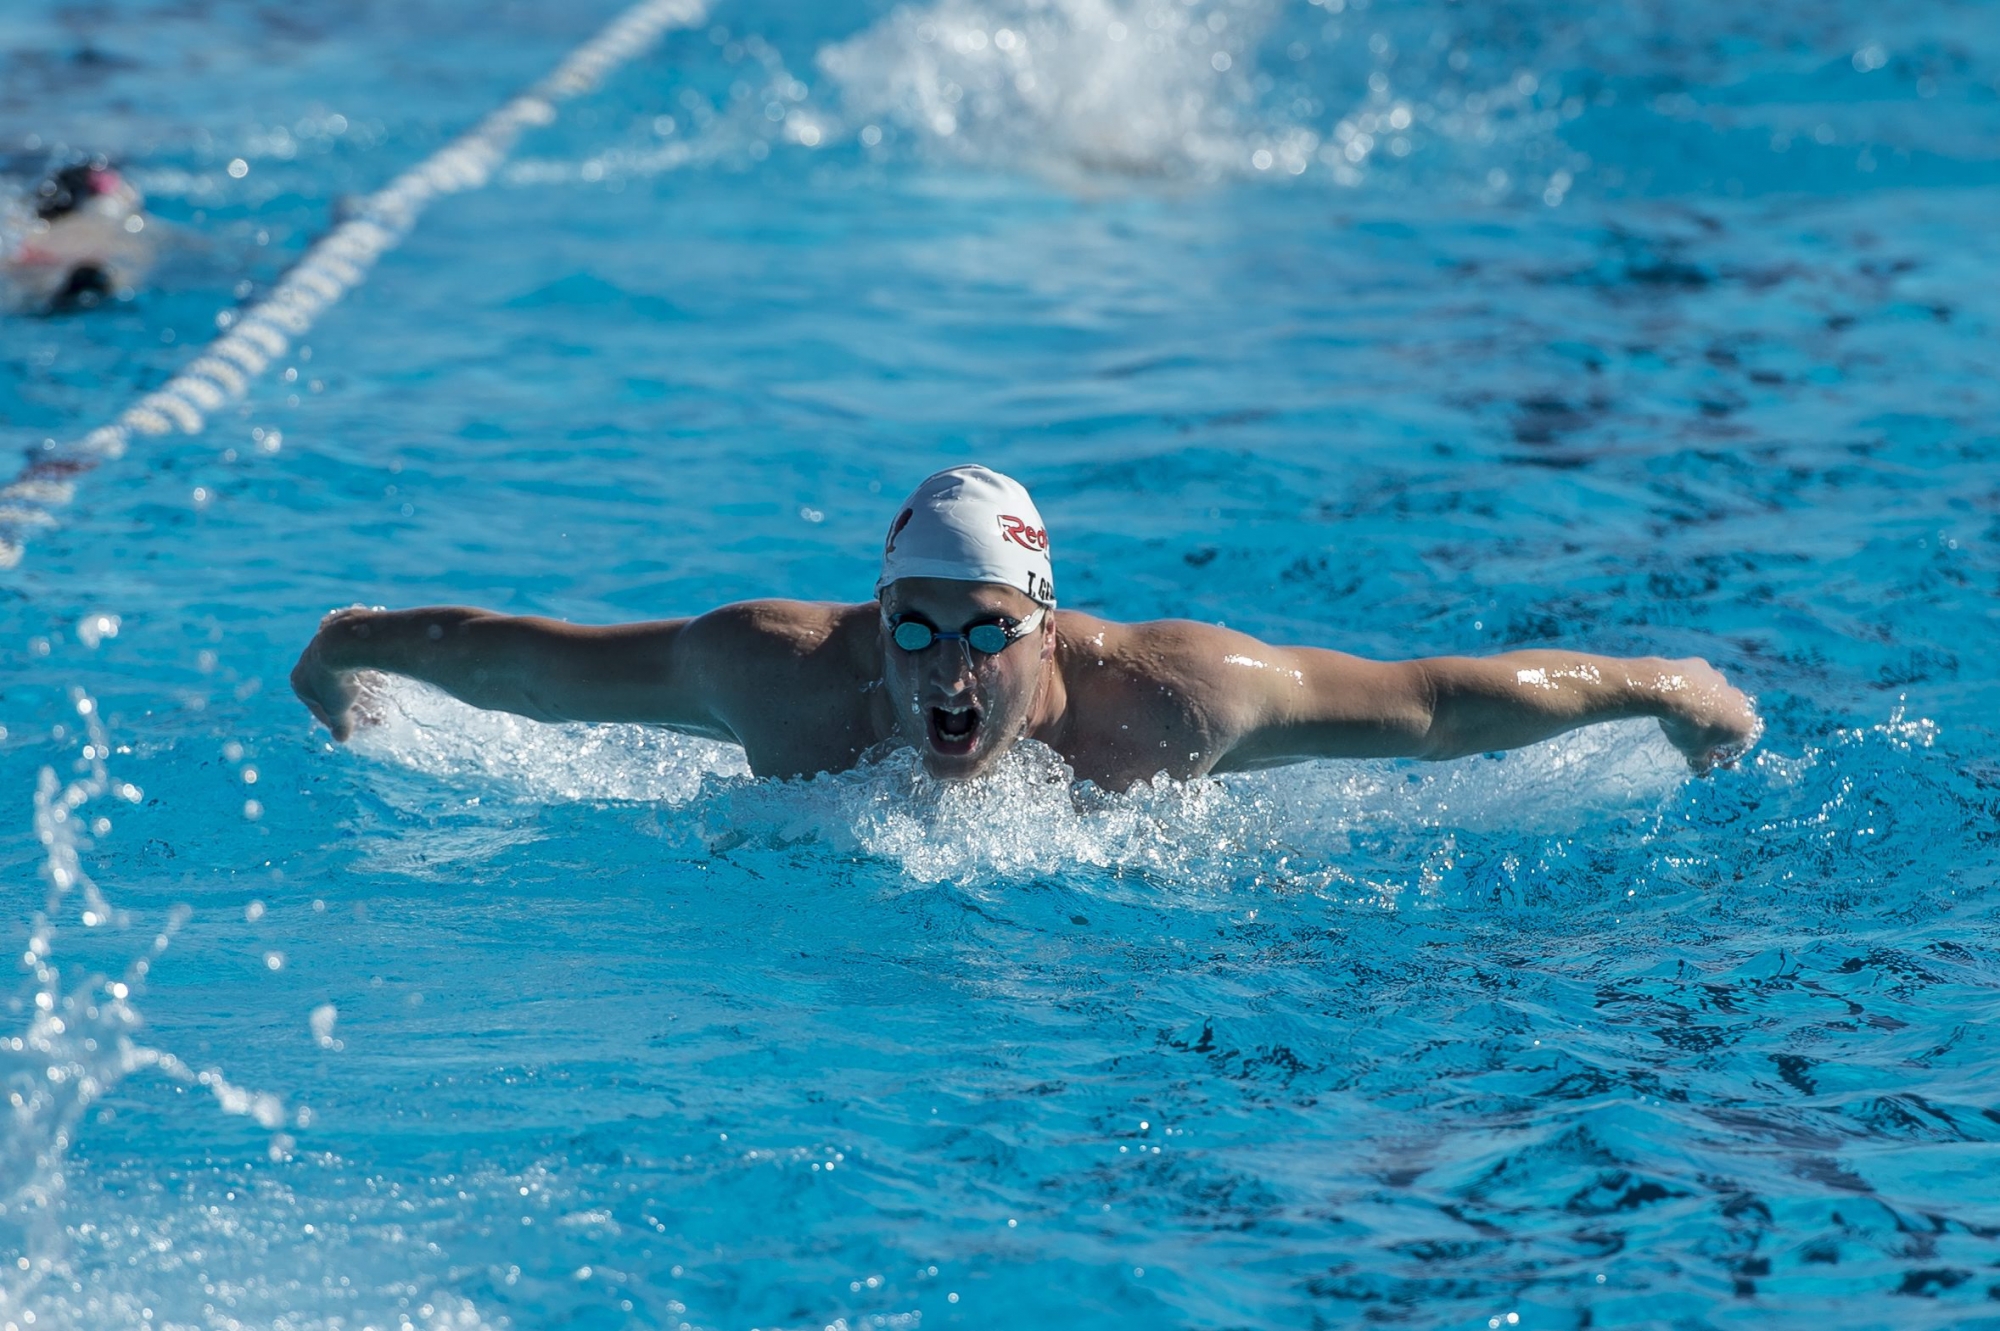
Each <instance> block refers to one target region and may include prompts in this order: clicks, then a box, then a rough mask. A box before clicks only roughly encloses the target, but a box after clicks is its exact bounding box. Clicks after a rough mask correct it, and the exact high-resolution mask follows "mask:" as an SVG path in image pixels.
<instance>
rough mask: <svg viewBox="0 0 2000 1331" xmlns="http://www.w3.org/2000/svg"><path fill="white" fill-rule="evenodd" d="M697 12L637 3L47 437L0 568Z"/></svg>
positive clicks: (12, 491)
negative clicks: (140, 378)
mask: <svg viewBox="0 0 2000 1331" xmlns="http://www.w3.org/2000/svg"><path fill="white" fill-rule="evenodd" d="M706 13H707V5H706V3H705V0H640V3H638V4H636V5H633V6H632V7H631V8H630V9H628V10H626V11H625V12H624V13H622V14H620V15H619V16H618V17H617V18H616V19H615V20H613V21H612V22H611V24H610V25H609V26H608V27H606V28H605V29H604V30H603V31H601V32H599V33H598V34H597V35H596V36H595V37H593V38H591V39H590V40H589V41H587V42H585V43H584V44H583V45H582V46H579V47H577V48H576V49H575V50H574V51H571V52H570V53H569V55H568V56H567V57H565V58H564V60H563V62H562V63H561V64H560V65H557V66H556V67H555V69H554V70H552V71H551V72H550V73H549V74H548V76H547V77H545V78H543V79H542V80H541V81H540V82H539V83H537V84H535V85H534V86H533V87H531V88H529V89H528V90H527V91H526V92H523V93H521V94H520V95H519V96H517V97H515V98H514V99H513V100H511V101H509V102H508V103H507V104H506V105H504V106H502V107H500V108H499V109H498V110H496V111H494V112H493V113H492V114H491V115H488V116H487V117H486V118H485V119H484V120H482V121H480V122H479V124H478V125H477V126H476V127H474V128H473V129H471V130H469V131H467V132H466V133H465V134H463V135H461V136H460V137H459V138H457V139H454V140H453V141H452V142H451V143H449V144H447V145H445V146H444V147H443V148H440V149H439V150H438V151H437V152H435V153H433V154H431V156H429V157H427V158H425V159H424V160H423V161H422V162H420V163H418V164H417V165H416V166H414V167H412V168H410V169H409V170H408V171H405V172H404V173H403V174H402V175H400V176H397V177H396V178H395V179H394V180H393V181H391V182H390V183H389V184H388V186H387V187H385V188H384V189H382V190H380V191H379V192H377V193H375V194H372V195H370V196H369V197H368V198H367V199H366V200H364V201H363V202H362V203H361V205H360V207H359V208H357V209H356V210H355V212H354V214H353V215H352V216H351V217H349V218H348V219H347V220H346V221H344V222H342V223H340V225H338V226H336V227H335V228H334V229H333V230H331V231H329V232H328V233H327V234H326V235H324V236H322V237H320V239H319V240H317V241H316V242H314V243H313V244H312V245H311V246H310V247H309V248H308V249H307V250H306V252H305V253H304V254H303V255H302V256H301V257H300V259H299V261H298V262H297V263H296V264H294V265H293V266H292V267H291V269H290V270H289V271H287V272H286V273H285V275H284V277H283V278H282V279H281V280H280V281H279V282H278V285H277V286H276V287H275V288H273V289H272V291H271V293H270V294H269V295H268V296H266V297H265V298H264V299H263V300H261V301H259V302H257V303H256V304H255V305H252V306H250V307H249V308H248V309H245V310H243V311H242V312H241V313H240V314H239V315H238V316H237V317H236V318H235V319H233V320H232V321H231V322H230V323H229V325H228V327H227V331H226V332H225V333H224V334H223V335H222V336H220V337H218V338H216V339H215V340H214V341H213V342H210V343H209V344H208V345H207V346H206V347H203V348H202V350H201V351H200V353H199V354H198V355H196V357H195V358H194V359H193V360H192V361H190V362H189V363H188V364H187V366H186V367H185V368H184V369H182V370H181V372H180V373H179V374H177V375H175V376H174V377H173V378H172V379H169V380H168V381H167V382H166V383H165V384H162V385H161V386H160V387H159V388H157V389H155V390H154V391H152V392H150V393H148V394H146V395H145V396H144V397H142V398H140V399H139V400H138V401H137V402H135V403H133V404H132V405H131V406H130V407H128V408H126V410H125V412H124V414H122V415H121V416H119V417H118V419H117V420H115V421H113V422H112V423H111V424H109V425H105V426H100V427H99V428H97V429H95V430H92V431H91V432H90V433H89V434H86V435H84V436H83V437H82V438H81V439H77V440H72V441H70V442H67V443H58V442H57V441H55V440H53V439H52V440H49V441H47V442H45V443H43V444H42V445H41V446H40V447H39V448H35V449H31V450H29V453H28V460H27V462H26V464H25V465H24V466H23V467H22V468H21V470H20V472H19V473H18V474H17V475H16V476H15V477H14V479H13V480H12V481H11V482H10V483H8V484H7V485H6V486H4V487H0V569H9V568H13V567H15V566H16V565H18V564H19V563H20V562H21V558H22V556H23V555H24V554H25V553H26V549H27V542H28V539H29V537H30V536H31V535H32V534H33V533H35V532H37V531H40V530H43V529H45V528H49V527H53V526H55V525H56V521H57V518H56V515H57V513H58V512H59V511H60V510H61V509H62V508H64V507H65V506H67V505H68V504H69V503H70V502H71V501H72V500H73V499H74V498H75V497H76V483H77V480H78V479H79V478H80V477H82V476H83V475H85V474H86V473H88V472H91V471H94V470H96V469H97V468H98V467H99V466H101V465H103V464H104V463H106V462H110V461H112V460H114V459H116V458H120V457H123V456H124V454H125V451H126V449H127V447H128V446H129V445H130V443H131V441H132V439H133V437H134V436H139V435H163V434H168V433H171V432H172V431H174V430H179V431H181V432H182V433H183V434H198V433H200V432H201V430H202V429H203V428H205V427H206V426H207V424H208V419H209V417H210V416H211V415H212V414H214V413H215V412H217V411H219V410H221V409H222V408H224V407H227V406H229V405H231V404H233V403H236V402H240V401H241V400H242V399H243V397H244V395H245V394H247V393H248V392H249V391H250V385H251V383H252V381H253V380H255V378H256V377H257V376H258V375H260V374H262V373H263V372H264V370H265V368H266V367H267V366H269V365H270V364H271V363H272V362H273V361H274V360H276V359H277V358H279V357H280V356H283V355H284V354H285V352H286V351H287V350H289V349H290V348H291V346H292V343H293V339H295V338H297V337H299V336H301V335H303V334H304V333H305V332H306V331H307V330H308V329H310V328H311V327H312V325H313V322H314V320H316V319H317V318H318V317H319V315H320V314H321V312H322V311H324V310H326V309H327V308H328V307H329V306H331V305H333V304H334V303H335V302H337V301H338V300H339V299H340V298H341V297H342V296H344V295H346V294H347V293H348V292H349V291H351V290H353V289H354V288H355V287H357V286H359V285H360V284H361V282H362V281H363V280H364V279H365V278H366V277H367V275H368V270H369V269H370V268H372V267H374V265H375V261H376V260H377V259H379V258H381V257H382V255H384V254H386V253H388V252H389V251H390V250H392V249H394V248H395V247H396V246H397V245H398V244H400V243H401V242H402V240H403V238H404V237H405V236H407V235H408V234H409V233H410V230H411V228H413V227H414V226H415V225H416V223H417V220H418V218H420V217H421V216H422V215H423V212H424V210H425V209H426V208H428V207H429V206H430V205H431V203H433V202H434V201H435V200H437V199H438V198H440V197H442V196H444V195H447V194H459V193H463V192H465V191H467V190H474V189H478V188H479V187H481V186H482V185H484V184H486V182H487V181H488V180H490V179H491V178H492V175H493V172H494V170H495V169H496V168H497V167H499V165H500V164H501V163H502V162H503V161H505V160H506V158H507V155H508V154H509V153H510V152H512V151H513V149H514V145H515V143H516V142H517V141H518V140H519V138H520V136H521V133H522V131H523V130H526V129H529V128H532V127H534V126H538V125H546V124H548V123H550V122H551V121H553V120H554V119H555V117H556V108H557V106H558V105H560V104H561V103H563V102H565V101H568V100H570V99H571V98H573V97H576V96H578V95H579V94H582V93H585V92H588V91H590V90H591V89H592V88H594V87H596V86H597V85H598V83H600V82H601V81H602V80H603V78H604V76H605V75H606V74H608V73H610V72H611V71H612V70H614V69H616V68H617V67H618V66H620V65H622V64H624V63H625V62H626V61H628V60H630V59H631V58H632V57H633V56H635V55H637V54H639V52H641V51H643V50H645V49H646V48H648V47H650V46H651V45H652V44H653V43H654V41H656V40H657V39H658V38H659V36H660V35H661V34H662V33H664V32H666V31H667V30H668V29H670V28H685V27H690V26H692V25H694V24H696V23H699V22H700V21H701V20H702V18H703V17H704V15H705V14H706Z"/></svg>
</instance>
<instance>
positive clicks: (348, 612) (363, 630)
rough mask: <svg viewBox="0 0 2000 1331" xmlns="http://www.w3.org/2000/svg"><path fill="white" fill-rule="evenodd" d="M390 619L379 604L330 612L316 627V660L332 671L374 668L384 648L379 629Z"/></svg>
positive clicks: (356, 606) (348, 607) (351, 606)
mask: <svg viewBox="0 0 2000 1331" xmlns="http://www.w3.org/2000/svg"><path fill="white" fill-rule="evenodd" d="M390 618H391V615H390V612H389V611H388V610H387V609H386V608H385V607H383V606H379V605H376V606H367V605H350V606H342V607H341V608H340V609H338V610H334V611H331V612H330V613H328V614H327V615H326V617H325V618H323V619H322V620H320V624H319V634H318V638H319V658H320V661H321V662H322V663H323V664H324V665H325V666H326V667H327V668H328V669H330V670H335V671H348V670H368V669H371V668H374V667H376V666H377V665H378V657H379V655H380V651H381V648H382V647H383V646H384V645H386V644H385V643H384V641H383V637H384V635H383V634H382V633H381V632H380V630H381V629H382V628H384V627H385V623H384V621H386V620H388V619H390Z"/></svg>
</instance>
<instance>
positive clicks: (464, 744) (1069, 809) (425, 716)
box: [353, 679, 1691, 904]
mask: <svg viewBox="0 0 2000 1331" xmlns="http://www.w3.org/2000/svg"><path fill="white" fill-rule="evenodd" d="M369 709H370V710H371V711H372V712H373V713H374V714H375V715H376V716H377V717H378V718H379V720H378V722H377V723H376V724H374V725H370V726H366V727H364V728H362V729H361V730H359V731H358V732H357V733H356V736H355V739H354V741H353V745H354V748H355V750H356V751H357V752H358V753H360V754H362V755H364V756H366V757H367V758H369V759H371V760H374V761H377V762H384V763H387V764H390V765H392V766H393V767H394V768H401V769H407V770H409V771H412V772H416V773H421V774H423V775H425V776H429V777H433V778H437V779H438V780H439V781H441V782H444V783H447V785H448V786H449V787H453V788H455V787H457V786H459V785H462V784H463V779H464V778H465V777H468V776H477V777H483V778H487V779H488V781H489V782H490V784H488V785H486V786H485V787H484V791H485V792H486V794H485V795H484V798H486V799H487V800H489V801H490V802H491V803H493V804H494V805H496V806H497V807H499V808H502V809H504V808H506V807H507V806H508V805H510V804H511V805H517V806H518V805H523V804H526V805H532V804H537V803H541V802H578V801H584V802H617V801H643V802H647V803H654V804H661V805H667V806H673V807H675V808H676V814H675V816H674V817H672V818H671V819H668V820H666V821H667V825H666V827H665V828H664V829H663V835H665V836H666V837H667V838H668V839H669V840H678V841H682V842H684V843H685V844H686V845H687V846H688V847H691V848H693V849H694V850H697V851H703V850H705V851H707V852H717V851H722V850H727V849H732V848H734V847H736V846H740V845H744V844H745V843H749V842H757V843H760V844H772V845H785V844H794V843H800V842H819V843H823V844H824V845H825V846H826V847H827V848H829V849H830V850H833V851H836V852H860V853H862V854H866V855H870V856H876V857H879V858H881V859H884V860H887V861H890V862H892V863H895V864H897V865H898V866H899V867H900V869H901V871H902V872H903V873H904V874H906V875H907V876H908V877H909V878H910V879H912V880H913V881H915V882H919V883H930V882H954V883H961V884H970V883H981V882H996V881H999V882H1005V881H1009V880H1013V879H1017V878H1019V877H1022V876H1024V875H1030V876H1031V875H1036V874H1060V873H1063V872H1065V871H1069V870H1074V869H1079V868H1087V869H1101V870H1110V871H1113V872H1114V873H1118V874H1124V873H1132V874H1138V875H1142V876H1146V877H1150V878H1156V879H1158V880H1161V881H1163V882H1167V883H1174V884H1180V885H1185V886H1203V887H1210V888H1218V889H1225V890H1226V889H1228V888H1230V887H1231V886H1233V885H1249V886H1259V885H1266V884H1283V885H1287V886H1291V887H1299V888H1303V887H1309V886H1310V887H1316V888H1318V889H1321V890H1324V891H1327V892H1330V893H1335V894H1343V895H1355V896H1362V897H1367V898H1369V899H1379V900H1382V901H1383V902H1384V903H1385V904H1393V902H1394V901H1395V900H1396V899H1397V898H1398V897H1399V896H1400V895H1401V891H1402V888H1401V886H1400V885H1391V884H1362V883H1357V882H1356V881H1354V880H1353V879H1352V878H1351V877H1350V876H1348V875H1347V874H1345V873H1344V872H1343V871H1341V870H1339V869H1338V868H1336V867H1333V865H1332V864H1331V863H1330V861H1332V860H1335V859H1339V858H1342V857H1345V856H1348V855H1349V854H1351V852H1352V848H1353V842H1354V839H1355V837H1356V836H1357V835H1364V836H1365V835H1372V834H1379V833H1380V832H1382V831H1383V830H1385V829H1396V830H1398V831H1401V832H1404V833H1406V834H1411V835H1418V836H1432V837H1436V836H1439V835H1441V834H1444V833H1448V832H1450V831H1497V830H1502V829H1508V830H1512V831H1515V832H1529V833H1543V834H1560V833H1569V832H1574V831H1576V830H1578V829H1579V828H1581V827H1583V826H1584V825H1585V824H1586V823H1588V822H1601V821H1602V820H1604V819H1607V818H1610V819H1623V820H1626V821H1628V822H1629V821H1637V820H1643V819H1644V818H1646V817H1648V816H1649V815H1651V814H1653V813H1655V812H1656V811H1657V810H1658V809H1659V808H1660V807H1661V805H1662V803H1663V802H1664V801H1666V800H1668V799H1670V798H1672V797H1673V796H1674V795H1675V794H1676V792H1678V791H1679V790H1680V789H1681V788H1682V787H1683V786H1684V784H1685V783H1686V782H1687V781H1688V780H1690V779H1691V778H1690V777H1689V774H1688V771H1687V767H1686V764H1685V763H1684V762H1683V761H1682V760H1681V759H1680V757H1679V755H1678V754H1676V753H1675V752H1674V750H1673V749H1672V747H1671V746H1670V745H1668V744H1667V743H1666V741H1665V739H1664V738H1663V737H1662V736H1661V735H1660V733H1659V729H1658V727H1657V726H1655V725H1654V724H1652V723H1651V722H1628V723H1621V724H1617V725H1608V726H1601V727H1597V728H1595V729H1592V730H1587V731H1579V732H1574V733H1572V734H1570V735H1566V736H1563V737H1560V738H1558V739H1555V740H1551V741H1549V742H1547V743H1545V744H1540V745H1536V746H1534V747H1532V748H1530V749H1527V750H1523V751H1520V752H1517V753H1513V754H1507V755H1498V756H1495V757H1492V758H1484V759H1472V760H1466V761H1462V762H1457V763H1450V764H1439V765H1436V766H1421V765H1407V764H1398V765H1391V764H1384V763H1359V762H1325V763H1316V764H1312V765H1310V766H1306V767H1302V768H1294V769H1287V770H1281V771H1272V772H1260V773H1250V774H1243V775H1236V776H1229V777H1223V778H1217V779H1205V780H1196V781H1175V780H1172V779H1170V778H1168V777H1166V776H1164V775H1162V776H1160V777H1158V778H1156V779H1154V780H1153V781H1151V782H1143V783H1141V784H1139V785H1138V786H1136V787H1134V788H1133V789H1131V790H1129V791H1117V792H1114V791H1106V790H1101V789H1098V788H1097V787H1095V786H1094V785H1090V784H1084V785H1081V786H1079V785H1077V784H1076V783H1075V782H1074V776H1073V774H1072V773H1071V772H1070V770H1069V768H1068V767H1067V766H1066V765H1065V764H1064V763H1063V762H1062V760H1061V758H1060V757H1059V756H1058V755H1056V754H1055V753H1054V752H1053V751H1051V750H1049V749H1047V748H1045V747H1043V746H1042V745H1039V744H1034V743H1023V744H1020V745H1017V746H1016V747H1015V749H1014V750H1013V751H1012V752H1010V753H1009V754H1008V755H1007V756H1006V758H1005V759H1004V760H1003V761H1002V762H1001V763H1000V764H999V765H998V767H997V768H996V769H995V770H994V771H993V772H992V773H991V774H990V775H989V776H988V777H987V778H985V779H983V780H980V781H976V782H969V783H962V782H944V783H940V782H937V781H934V780H931V779H930V778H929V777H927V776H926V775H925V774H924V772H923V770H922V767H921V765H920V763H919V762H918V760H917V756H916V754H915V752H914V751H913V750H909V749H903V750H897V751H895V752H892V753H890V754H888V755H887V756H885V757H883V758H882V759H881V760H879V761H875V762H870V763H866V764H864V765H862V766H861V767H859V768H857V769H855V770H853V771H851V772H846V773H840V774H836V775H822V776H819V777H816V778H814V779H812V780H809V781H791V782H754V781H751V780H750V779H749V773H748V769H747V767H746V766H745V764H744V762H743V758H742V753H741V750H739V749H737V748H736V747H735V746H733V745H726V744H718V743H714V742H710V741H705V740H697V739H689V738H685V737H682V736H677V735H673V734H671V733H670V732H667V731H663V730H659V729H655V728H650V727H644V726H630V725H604V726H591V725H542V724H538V723H536V722H533V721H529V720H525V719H523V718H520V717H514V716H508V715H505V714H501V713H490V712H481V711H478V710H477V709H475V708H471V707H468V706H466V705H464V704H462V703H459V702H457V701H455V700H454V699H452V698H450V697H449V696H448V695H446V694H443V693H441V692H439V691H438V690H435V689H432V688H428V687H426V686H424V685H421V684H417V683H414V682H412V681H408V680H400V679H398V680H386V679H384V680H380V681H379V682H378V683H377V684H376V685H375V686H374V687H373V689H371V702H370V704H369ZM444 788H446V787H444V786H438V785H426V786H422V787H411V786H408V785H406V784H403V783H399V782H387V783H383V784H381V785H379V786H378V789H380V790H381V791H382V792H383V793H384V794H385V797H387V798H390V799H392V801H394V802H396V803H398V804H400V805H403V806H405V807H410V806H423V805H426V804H429V803H431V802H434V801H435V799H436V798H437V796H438V795H439V793H440V792H441V790H442V789H444ZM477 840H478V841H480V843H481V844H486V845H489V846H490V845H492V844H494V843H493V842H492V841H490V840H489V839H485V838H479V839H477ZM469 844H471V843H470V842H468V845H469Z"/></svg>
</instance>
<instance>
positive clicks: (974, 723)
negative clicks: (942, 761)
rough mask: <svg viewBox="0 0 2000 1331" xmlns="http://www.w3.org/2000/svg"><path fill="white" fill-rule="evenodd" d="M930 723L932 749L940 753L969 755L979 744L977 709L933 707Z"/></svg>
mask: <svg viewBox="0 0 2000 1331" xmlns="http://www.w3.org/2000/svg"><path fill="white" fill-rule="evenodd" d="M929 722H930V732H931V747H932V748H934V749H936V750H937V751H938V752H939V753H950V754H967V753H971V752H972V750H973V749H974V748H976V747H977V746H978V744H979V709H978V708H977V707H933V708H931V709H930V713H929Z"/></svg>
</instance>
